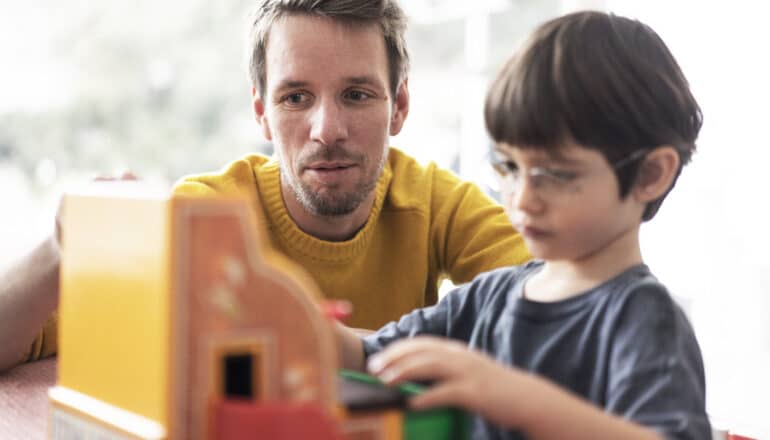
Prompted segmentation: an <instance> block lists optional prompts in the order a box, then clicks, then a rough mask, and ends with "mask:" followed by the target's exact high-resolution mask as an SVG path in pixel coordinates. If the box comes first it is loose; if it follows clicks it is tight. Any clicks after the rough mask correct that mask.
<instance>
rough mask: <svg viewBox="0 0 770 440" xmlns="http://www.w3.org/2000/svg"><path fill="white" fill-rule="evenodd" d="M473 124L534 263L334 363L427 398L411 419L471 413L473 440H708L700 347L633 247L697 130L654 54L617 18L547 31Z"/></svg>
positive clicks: (578, 17) (671, 72)
mask: <svg viewBox="0 0 770 440" xmlns="http://www.w3.org/2000/svg"><path fill="white" fill-rule="evenodd" d="M485 115H486V121H487V127H488V130H489V132H490V133H491V135H492V137H493V138H494V140H495V142H496V147H495V149H494V154H495V157H496V159H495V160H494V163H493V165H494V167H495V169H496V170H497V172H498V173H499V174H500V178H501V182H502V194H503V201H504V205H505V206H506V208H507V210H508V212H509V217H510V219H511V222H512V223H513V224H514V226H516V228H517V229H518V230H519V231H520V232H521V233H522V234H523V236H524V237H525V240H526V243H527V246H528V248H529V250H530V251H531V252H532V254H533V255H534V256H535V257H536V258H537V260H536V261H533V262H531V263H528V264H526V265H524V266H519V267H511V268H505V269H498V270H495V271H492V272H488V273H486V274H482V275H480V276H478V277H477V278H476V279H474V280H473V281H472V282H471V283H470V284H468V285H465V286H462V287H460V288H458V289H457V290H455V291H453V292H451V293H449V294H448V295H447V296H446V297H445V298H444V299H443V300H442V301H441V302H440V303H439V304H437V305H436V306H434V307H428V308H424V309H420V310H417V311H414V312H412V313H410V314H408V315H405V316H403V317H402V318H401V319H400V321H399V322H397V323H395V322H392V323H390V324H388V325H386V326H385V327H383V328H382V329H380V330H379V331H378V332H376V333H374V334H372V335H370V336H367V337H365V338H364V339H363V344H362V342H361V340H360V339H358V338H357V337H355V335H353V334H351V333H350V332H348V331H347V330H346V329H343V328H340V337H341V339H342V341H341V342H342V347H343V357H344V359H343V362H344V364H345V365H346V366H347V367H349V368H363V366H364V362H365V359H366V358H368V369H369V371H370V372H372V373H373V374H376V375H377V376H379V377H380V378H381V379H382V380H383V381H384V382H386V383H388V384H395V383H399V382H402V381H407V380H428V381H431V382H432V384H433V385H432V386H431V388H430V389H429V390H428V391H427V392H425V393H424V394H422V395H419V396H417V397H415V398H413V400H412V401H411V404H412V405H413V406H414V407H417V408H425V407H431V406H437V405H454V406H458V407H462V408H465V409H467V410H468V411H471V412H473V413H476V414H477V415H478V417H477V418H476V420H475V421H474V426H473V438H495V439H496V438H523V437H524V436H527V437H531V438H538V439H567V438H569V439H601V438H608V439H619V438H622V439H636V438H639V439H643V438H661V437H665V438H681V439H685V438H686V439H707V438H710V435H711V432H710V427H709V422H708V419H707V417H706V413H705V403H704V401H705V396H704V394H705V385H704V373H703V363H702V359H701V355H700V350H699V348H698V344H697V342H696V340H695V336H694V334H693V331H692V328H691V327H690V325H689V323H688V322H687V319H686V318H685V316H684V314H683V313H682V311H681V310H680V308H679V307H678V306H677V305H676V304H675V303H674V301H673V300H672V299H671V296H670V295H669V293H668V291H667V290H666V288H665V287H664V286H663V285H662V284H661V283H660V282H658V281H657V280H656V278H655V277H654V276H653V275H652V274H651V273H650V270H649V269H648V268H647V266H645V265H644V263H643V262H642V256H641V252H640V247H639V227H640V223H641V222H642V221H646V220H649V219H651V218H652V217H653V216H654V215H655V213H656V212H657V210H658V208H659V207H660V204H661V202H662V201H663V199H664V197H665V196H666V194H667V193H668V192H669V191H670V190H671V188H672V187H673V186H674V183H675V181H676V179H677V177H678V175H679V173H680V171H681V169H682V166H683V165H684V164H686V163H687V162H688V161H689V160H690V156H691V155H692V153H693V151H694V149H695V143H694V142H695V139H696V138H697V135H698V131H699V130H700V126H701V122H702V117H701V113H700V109H699V107H698V105H697V103H696V102H695V99H694V98H693V96H692V95H691V93H690V90H689V87H688V84H687V81H686V79H685V77H684V75H683V74H682V72H681V71H680V69H679V66H678V65H677V63H676V61H675V60H674V58H673V56H672V55H671V53H670V52H669V51H668V49H667V48H666V46H665V44H664V43H663V41H661V39H660V38H659V37H658V36H657V35H656V34H655V32H654V31H652V30H651V29H650V28H649V27H647V26H646V25H644V24H642V23H639V22H638V21H634V20H630V19H627V18H623V17H619V16H615V15H607V14H604V13H599V12H581V13H575V14H571V15H567V16H564V17H561V18H558V19H555V20H552V21H550V22H548V23H545V24H544V25H542V26H541V27H540V28H539V29H538V30H537V31H536V32H535V33H534V35H533V36H532V37H531V39H530V40H529V42H528V43H527V44H526V45H525V46H524V48H523V49H522V50H521V51H520V52H519V53H518V55H516V56H515V57H514V58H512V59H511V60H510V61H509V62H508V64H507V65H506V66H505V67H504V68H503V70H502V72H501V73H500V75H499V76H498V78H497V79H496V81H495V82H494V84H493V85H492V87H491V90H490V91H489V95H488V97H487V102H486V109H485ZM438 336H440V337H443V338H438ZM444 338H449V339H444ZM397 341H398V342H397ZM386 347H387V348H386Z"/></svg>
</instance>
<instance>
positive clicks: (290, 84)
mask: <svg viewBox="0 0 770 440" xmlns="http://www.w3.org/2000/svg"><path fill="white" fill-rule="evenodd" d="M308 84H310V82H308V81H299V80H293V79H285V80H283V81H281V82H279V83H278V85H277V86H276V87H275V90H276V91H281V90H286V89H296V88H300V87H307V86H308Z"/></svg>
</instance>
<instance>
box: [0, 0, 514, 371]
mask: <svg viewBox="0 0 770 440" xmlns="http://www.w3.org/2000/svg"><path fill="white" fill-rule="evenodd" d="M405 27H406V18H405V16H404V14H403V12H402V10H401V9H400V8H399V6H398V5H397V4H396V2H395V1H394V0H327V1H319V0H292V1H290V0H264V1H261V2H260V4H259V6H258V7H257V10H256V14H255V17H254V21H253V29H252V41H251V44H252V45H251V60H250V73H251V80H252V96H253V106H254V113H255V115H256V119H257V122H258V124H259V125H260V127H261V129H262V132H263V134H264V136H265V138H267V139H268V140H270V141H272V142H273V144H274V146H275V151H276V155H275V156H276V157H275V158H274V159H271V158H268V157H264V156H260V155H250V156H247V157H246V158H244V159H241V160H238V161H236V162H234V163H232V164H230V165H229V166H228V167H226V168H225V169H224V170H223V171H221V172H220V173H217V174H207V175H200V176H192V177H188V178H185V179H183V180H182V181H180V182H179V183H178V184H177V185H176V187H175V189H174V192H175V194H178V195H186V196H190V195H192V196H206V195H214V194H241V195H245V196H246V197H248V198H249V199H250V200H252V201H253V202H254V205H255V207H256V209H257V216H258V218H260V219H261V220H262V221H264V222H265V224H266V225H267V226H268V231H269V234H270V239H271V241H272V244H273V245H274V246H275V247H276V248H277V249H278V250H280V251H281V252H284V253H285V254H286V255H288V256H289V257H290V258H292V259H294V260H295V261H297V262H298V263H299V264H301V265H302V266H303V267H304V268H305V269H306V270H308V271H309V273H310V274H311V275H312V276H313V277H314V279H315V280H316V282H317V283H318V284H319V286H320V288H321V291H322V292H323V293H324V294H325V295H327V296H328V297H330V298H337V299H347V300H349V301H351V303H352V304H353V315H352V317H351V319H350V321H349V324H351V325H352V326H355V327H365V328H375V327H379V326H381V325H382V324H384V323H385V322H387V321H389V320H392V319H395V318H397V317H399V316H401V315H402V314H404V313H406V312H408V311H410V310H412V309H415V308H417V307H422V306H425V305H429V304H433V303H435V302H436V300H437V289H438V282H439V281H440V279H441V278H443V277H449V278H450V279H451V280H452V281H454V282H458V283H459V282H465V281H468V280H470V279H471V278H473V276H474V275H476V274H478V273H480V272H484V271H487V270H490V269H493V268H496V267H500V266H506V265H513V264H518V263H521V262H523V261H525V260H526V259H527V258H528V254H527V251H526V250H525V247H524V244H523V241H522V240H521V237H520V236H519V235H518V234H517V233H516V231H515V230H514V229H513V227H512V226H511V225H510V222H509V221H508V220H507V218H506V216H505V214H504V212H503V210H502V208H501V207H500V206H498V205H497V204H495V203H493V202H492V201H491V200H489V199H488V198H487V197H486V196H484V195H483V194H482V193H481V191H480V190H479V189H478V188H476V187H475V186H474V185H472V184H469V183H465V182H461V181H459V180H458V179H457V178H456V177H455V176H454V175H452V174H451V173H449V172H447V171H444V170H440V169H437V168H436V167H435V166H434V165H430V166H428V167H422V166H420V165H418V164H417V163H416V161H414V160H413V159H412V158H410V157H408V156H406V155H405V154H403V153H401V152H400V151H398V150H395V149H390V148H389V147H388V142H389V137H390V136H394V135H396V134H398V133H399V132H400V131H401V127H402V126H403V123H404V121H405V119H406V117H407V114H408V113H409V91H408V87H407V82H408V81H407V75H406V73H407V70H408V55H407V51H406V46H405V43H404V31H405ZM57 243H58V242H57V240H56V239H55V238H54V239H50V240H48V241H47V242H46V243H44V244H43V245H41V246H40V247H38V249H36V250H35V251H34V252H33V253H32V254H30V255H29V256H28V257H27V258H26V259H25V260H24V261H22V262H20V264H19V265H18V266H17V268H16V269H15V271H12V272H11V273H9V274H7V275H6V276H5V277H3V278H2V279H0V369H2V368H8V367H9V366H11V365H13V364H15V363H17V362H19V361H23V360H28V359H35V358H38V357H41V356H45V355H47V354H50V353H52V352H54V350H55V348H56V343H55V331H54V330H55V317H54V318H53V319H49V320H48V322H47V324H46V326H44V327H43V330H40V326H41V324H42V323H43V322H45V321H46V318H47V317H48V316H49V315H50V314H51V312H52V311H53V310H54V309H55V308H56V303H57V296H58V282H57V274H58V247H57ZM36 334H37V337H36V336H35V335H36ZM33 339H34V341H35V342H34V343H33V344H32V348H31V349H30V344H29V341H32V340H33Z"/></svg>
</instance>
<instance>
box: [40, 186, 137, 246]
mask: <svg viewBox="0 0 770 440" xmlns="http://www.w3.org/2000/svg"><path fill="white" fill-rule="evenodd" d="M126 180H139V178H138V177H137V176H136V175H135V174H134V173H132V172H131V171H123V172H121V173H120V174H118V175H117V176H109V175H106V174H103V175H99V176H96V177H94V182H116V181H126ZM62 215H63V213H62V200H61V198H60V199H59V205H58V207H57V208H56V219H55V229H54V238H55V242H56V245H57V246H59V247H61V221H62Z"/></svg>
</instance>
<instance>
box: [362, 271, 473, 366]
mask: <svg viewBox="0 0 770 440" xmlns="http://www.w3.org/2000/svg"><path fill="white" fill-rule="evenodd" d="M476 281H478V280H474V282H473V283H469V284H465V285H462V286H460V287H458V288H456V289H454V290H452V291H451V292H449V293H447V294H446V296H444V298H442V299H441V301H439V302H438V303H437V304H436V305H433V306H430V307H424V308H421V309H416V310H413V311H412V312H410V313H408V314H406V315H404V316H402V317H401V319H399V320H398V321H392V322H390V323H388V324H386V325H385V326H384V327H382V328H380V329H379V330H378V331H376V332H374V333H372V334H370V335H367V336H365V337H364V338H363V345H364V355H365V356H366V357H367V358H368V357H369V356H370V355H372V354H374V353H377V352H378V351H380V350H382V349H384V348H385V347H386V346H388V345H389V344H390V343H392V342H395V341H397V340H399V339H404V338H411V337H414V336H419V335H433V336H442V337H447V338H452V339H456V340H460V341H463V342H468V340H469V338H470V334H471V332H472V331H473V324H474V323H475V322H476V319H477V318H478V316H479V314H480V313H481V309H482V308H483V307H484V302H485V298H486V296H487V295H486V293H487V292H485V291H484V290H483V289H480V288H479V285H480V284H482V283H479V282H476Z"/></svg>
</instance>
